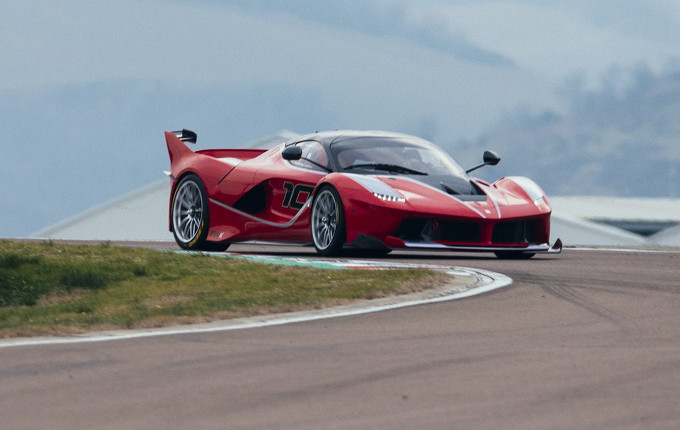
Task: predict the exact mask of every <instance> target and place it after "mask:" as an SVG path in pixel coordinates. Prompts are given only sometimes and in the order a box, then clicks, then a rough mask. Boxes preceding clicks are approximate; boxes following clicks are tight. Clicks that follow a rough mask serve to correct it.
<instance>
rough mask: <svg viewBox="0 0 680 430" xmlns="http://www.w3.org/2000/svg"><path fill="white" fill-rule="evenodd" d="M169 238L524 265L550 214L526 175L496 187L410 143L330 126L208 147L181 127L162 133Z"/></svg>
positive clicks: (196, 243) (544, 241) (545, 234)
mask: <svg viewBox="0 0 680 430" xmlns="http://www.w3.org/2000/svg"><path fill="white" fill-rule="evenodd" d="M165 140H166V142H167V146H168V152H169V154H170V166H171V167H170V172H168V176H169V177H170V178H171V180H172V191H171V194H170V217H169V218H170V219H169V224H170V231H172V232H173V233H174V236H175V240H176V241H177V243H178V244H179V246H180V247H182V248H184V249H194V250H225V249H226V248H227V247H228V246H229V244H231V243H234V242H244V241H254V240H259V241H268V242H289V243H299V244H313V245H314V247H315V248H316V250H317V252H318V253H319V254H321V255H337V254H339V253H341V251H342V250H343V249H355V250H368V251H370V252H372V253H377V254H380V253H387V252H389V251H390V250H393V249H423V248H425V249H447V250H461V251H490V252H494V253H496V255H497V256H498V257H501V258H529V257H531V256H533V255H534V254H535V253H537V252H553V253H557V252H560V251H561V248H562V244H561V242H560V240H559V239H558V240H557V241H556V242H555V244H554V245H553V246H550V244H549V238H550V213H551V208H550V205H549V204H548V200H547V199H546V197H545V194H544V192H543V190H542V189H541V188H540V187H539V186H538V185H536V184H535V183H534V182H533V181H531V180H530V179H527V178H525V177H520V176H515V177H505V178H502V179H499V180H497V181H496V182H494V183H493V184H489V183H486V182H484V181H482V180H479V179H474V178H471V177H469V176H468V173H470V172H471V171H473V170H475V169H477V168H479V167H482V166H484V165H495V164H497V163H498V162H499V161H500V159H499V158H498V156H497V155H496V154H495V153H493V152H491V151H487V152H485V153H484V163H482V164H480V165H479V166H476V167H473V168H471V169H468V170H467V171H465V170H464V169H462V168H461V167H460V166H459V165H458V164H457V163H456V162H455V161H454V160H453V159H452V158H451V157H450V156H449V155H448V154H447V153H446V152H444V151H442V150H441V149H439V148H438V147H436V146H435V145H434V144H432V143H430V142H428V141H426V140H423V139H420V138H417V137H413V136H408V135H404V134H397V133H385V132H374V131H370V132H369V131H366V132H365V131H329V132H322V133H314V134H310V135H307V136H303V137H298V138H295V139H294V140H292V141H289V142H286V143H282V144H280V145H278V146H276V147H274V148H272V149H269V150H259V149H204V150H199V151H192V150H191V149H190V148H189V147H188V146H187V145H186V144H185V143H184V142H192V143H195V142H196V134H195V133H194V132H192V131H189V130H182V131H178V132H166V133H165Z"/></svg>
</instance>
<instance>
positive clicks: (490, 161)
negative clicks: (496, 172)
mask: <svg viewBox="0 0 680 430" xmlns="http://www.w3.org/2000/svg"><path fill="white" fill-rule="evenodd" d="M482 160H483V161H484V162H483V163H482V164H480V165H479V166H475V167H473V168H471V169H467V170H466V171H465V173H470V172H472V171H475V170H477V169H479V168H480V167H484V166H486V165H489V166H495V165H496V164H498V163H499V162H500V161H501V157H499V156H498V154H496V153H495V152H493V151H484V156H483V158H482Z"/></svg>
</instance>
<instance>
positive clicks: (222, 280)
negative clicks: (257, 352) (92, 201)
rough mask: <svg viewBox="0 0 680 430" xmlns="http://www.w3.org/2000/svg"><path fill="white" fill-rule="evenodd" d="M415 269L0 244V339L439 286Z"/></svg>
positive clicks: (238, 313)
mask: <svg viewBox="0 0 680 430" xmlns="http://www.w3.org/2000/svg"><path fill="white" fill-rule="evenodd" d="M442 276H444V275H441V274H437V273H432V272H428V271H423V270H388V271H375V270H321V269H314V268H309V267H301V266H279V265H268V264H260V263H252V262H246V261H243V260H239V259H231V258H213V257H206V256H204V255H200V254H198V255H191V254H177V253H172V252H158V251H153V250H148V249H129V248H120V247H116V246H113V245H111V244H109V243H104V244H101V245H99V246H86V245H64V244H60V243H55V242H46V243H37V242H9V241H0V337H2V336H18V335H33V334H51V333H61V332H72V331H83V330H89V329H104V328H133V327H150V326H162V325H169V324H177V323H188V322H193V321H206V320H211V319H225V318H232V317H235V316H243V315H258V314H265V313H271V312H285V311H292V310H301V309H309V308H317V307H321V306H328V305H332V304H338V303H344V302H346V301H351V300H361V299H370V298H375V297H382V296H386V295H390V294H399V293H401V292H409V291H412V290H414V289H422V288H423V287H424V286H427V285H434V284H436V285H441V284H442V283H443V282H444V280H443V279H442Z"/></svg>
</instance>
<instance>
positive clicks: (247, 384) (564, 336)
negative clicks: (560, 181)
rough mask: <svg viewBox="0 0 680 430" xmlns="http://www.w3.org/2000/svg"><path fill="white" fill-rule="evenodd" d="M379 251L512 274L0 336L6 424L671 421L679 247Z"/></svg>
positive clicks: (679, 366)
mask: <svg viewBox="0 0 680 430" xmlns="http://www.w3.org/2000/svg"><path fill="white" fill-rule="evenodd" d="M232 249H233V250H234V251H238V252H245V253H250V252H252V253H269V252H272V253H275V254H277V255H294V256H306V255H309V256H312V255H313V253H312V252H311V251H310V250H309V249H306V248H290V247H285V248H281V247H278V248H266V247H256V246H238V247H237V246H234V247H232ZM232 249H230V251H231V250H232ZM385 260H388V261H391V262H395V261H404V262H409V263H427V264H441V265H447V266H451V265H454V266H465V267H475V268H480V269H485V270H490V271H494V272H499V273H503V274H505V275H508V276H510V277H511V278H512V279H513V284H512V285H510V286H507V287H504V288H501V289H499V290H496V291H493V292H491V293H487V294H484V295H480V296H475V297H471V298H466V299H463V300H456V301H450V302H442V303H436V304H428V305H422V306H414V307H408V308H401V309H394V310H389V311H384V312H377V313H370V314H362V315H354V316H347V317H341V318H334V319H325V320H317V321H310V322H302V323H294V324H286V325H280V326H271V327H262V328H252V329H243V330H235V331H222V332H212V333H190V334H180V335H172V336H159V337H148V338H139V339H128V340H115V341H108V342H94V343H92V342H90V343H76V344H54V345H34V346H17V347H10V348H0V419H1V420H2V423H3V424H2V426H3V428H8V429H22V428H31V429H33V428H50V429H61V428H63V429H77V428H87V429H89V428H97V429H114V428H115V429H188V428H200V429H213V428H214V429H255V428H257V429H320V428H323V429H347V428H352V429H415V428H417V429H456V428H461V429H584V428H594V429H677V428H680V267H679V266H680V252H679V251H678V250H677V249H667V250H652V252H650V250H640V251H635V250H615V251H610V250H576V249H569V248H567V249H565V250H564V251H563V253H562V254H560V255H557V256H537V257H535V258H534V259H532V260H528V261H501V260H496V259H494V258H492V257H490V256H487V255H482V254H480V255H473V256H469V255H466V254H459V253H456V254H453V253H442V254H440V253H435V254H423V253H401V252H395V253H392V254H390V255H388V256H387V257H386V258H385Z"/></svg>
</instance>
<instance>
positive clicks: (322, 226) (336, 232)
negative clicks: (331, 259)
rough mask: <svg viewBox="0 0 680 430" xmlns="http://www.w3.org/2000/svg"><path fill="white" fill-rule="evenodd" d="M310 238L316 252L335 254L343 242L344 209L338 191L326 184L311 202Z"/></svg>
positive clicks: (338, 251)
mask: <svg viewBox="0 0 680 430" xmlns="http://www.w3.org/2000/svg"><path fill="white" fill-rule="evenodd" d="M311 229H312V239H313V241H314V248H316V252H318V253H319V254H321V255H337V254H339V253H340V251H341V250H342V246H343V245H344V243H345V209H344V208H343V206H342V200H341V199H340V194H338V191H337V190H336V189H335V188H333V187H331V186H326V187H324V188H322V189H321V190H320V191H319V192H318V193H317V194H316V197H315V198H314V203H313V204H312V222H311Z"/></svg>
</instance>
